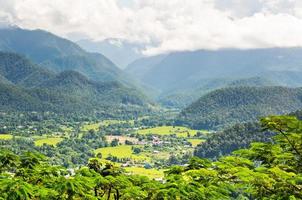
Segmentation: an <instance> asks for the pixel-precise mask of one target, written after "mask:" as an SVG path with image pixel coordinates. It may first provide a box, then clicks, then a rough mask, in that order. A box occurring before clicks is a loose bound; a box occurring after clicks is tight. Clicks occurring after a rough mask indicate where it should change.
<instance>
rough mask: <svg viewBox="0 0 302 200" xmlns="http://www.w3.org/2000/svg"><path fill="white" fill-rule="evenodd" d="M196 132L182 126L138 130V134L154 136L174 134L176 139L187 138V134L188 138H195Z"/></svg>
mask: <svg viewBox="0 0 302 200" xmlns="http://www.w3.org/2000/svg"><path fill="white" fill-rule="evenodd" d="M197 132H198V130H192V129H189V128H186V127H182V126H159V127H155V128H148V129H141V130H138V131H137V133H138V134H142V135H146V134H155V135H171V134H176V135H177V137H187V135H188V133H189V134H190V136H195V135H196V133H197Z"/></svg>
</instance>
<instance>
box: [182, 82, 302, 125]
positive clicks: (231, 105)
mask: <svg viewBox="0 0 302 200" xmlns="http://www.w3.org/2000/svg"><path fill="white" fill-rule="evenodd" d="M301 108H302V88H287V87H277V86H275V87H273V86H272V87H230V88H224V89H218V90H215V91H213V92H210V93H208V94H206V95H204V96H202V97H201V98H199V99H198V100H197V101H195V102H194V103H192V104H191V105H190V106H188V107H187V108H185V109H184V110H182V112H181V113H180V115H179V117H178V121H177V123H180V124H187V125H189V126H190V127H194V128H198V129H215V128H218V127H224V126H229V125H232V124H235V123H241V122H247V121H255V120H258V118H259V117H263V116H267V115H272V114H285V113H290V112H293V111H296V110H298V109H301Z"/></svg>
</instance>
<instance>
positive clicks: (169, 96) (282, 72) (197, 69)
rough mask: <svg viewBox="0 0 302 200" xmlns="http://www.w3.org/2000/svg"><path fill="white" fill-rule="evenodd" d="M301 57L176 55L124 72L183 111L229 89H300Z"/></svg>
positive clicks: (275, 52)
mask: <svg viewBox="0 0 302 200" xmlns="http://www.w3.org/2000/svg"><path fill="white" fill-rule="evenodd" d="M301 55H302V48H270V49H251V50H240V49H221V50H216V51H207V50H199V51H192V52H176V53H170V54H169V55H166V56H163V59H161V60H159V61H156V62H153V63H152V62H150V61H154V58H156V56H155V57H147V58H142V59H140V60H137V61H136V62H133V63H132V64H130V65H129V66H128V68H127V69H126V71H127V72H128V73H129V74H131V75H132V76H133V77H135V78H137V79H139V80H141V81H142V82H143V83H144V84H147V85H151V86H152V87H153V88H155V89H157V90H158V91H160V92H159V95H158V101H159V102H160V103H161V104H163V105H165V106H169V107H170V106H172V107H178V108H183V107H184V106H187V105H188V104H190V103H192V102H193V101H194V100H197V98H199V97H200V96H201V95H203V94H205V93H207V92H209V91H213V90H215V89H219V88H224V87H228V86H230V85H231V86H241V85H246V86H263V85H264V86H271V85H280V86H288V87H299V86H302V60H301V59H300V58H301ZM255 77H257V78H258V79H259V80H260V81H256V80H255ZM249 79H254V80H252V81H251V80H249ZM232 82H233V83H232ZM174 99H177V100H176V101H175V100H174Z"/></svg>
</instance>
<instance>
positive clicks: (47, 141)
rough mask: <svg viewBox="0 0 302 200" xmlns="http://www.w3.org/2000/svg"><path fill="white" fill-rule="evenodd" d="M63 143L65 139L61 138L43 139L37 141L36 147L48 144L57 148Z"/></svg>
mask: <svg viewBox="0 0 302 200" xmlns="http://www.w3.org/2000/svg"><path fill="white" fill-rule="evenodd" d="M61 141H63V138H59V137H50V138H43V139H38V140H35V145H36V146H42V145H43V144H48V145H53V146H56V145H57V144H58V143H59V142H61Z"/></svg>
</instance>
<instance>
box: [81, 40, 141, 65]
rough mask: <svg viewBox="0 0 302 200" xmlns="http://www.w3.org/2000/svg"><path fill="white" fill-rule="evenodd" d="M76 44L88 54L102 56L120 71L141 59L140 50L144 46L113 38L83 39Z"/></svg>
mask: <svg viewBox="0 0 302 200" xmlns="http://www.w3.org/2000/svg"><path fill="white" fill-rule="evenodd" d="M77 44H78V45H80V46H81V47H82V48H83V49H85V50H86V51H88V52H97V53H101V54H103V55H104V56H106V57H107V58H109V59H110V60H111V61H113V62H114V63H115V64H116V65H117V66H118V67H120V68H122V69H124V68H126V66H127V65H128V64H129V63H132V62H133V61H135V60H136V59H139V58H140V57H142V54H141V52H140V50H142V49H143V48H144V45H140V44H136V43H131V42H127V41H125V40H122V39H114V38H111V39H106V40H103V41H93V40H89V39H84V40H79V41H77Z"/></svg>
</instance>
